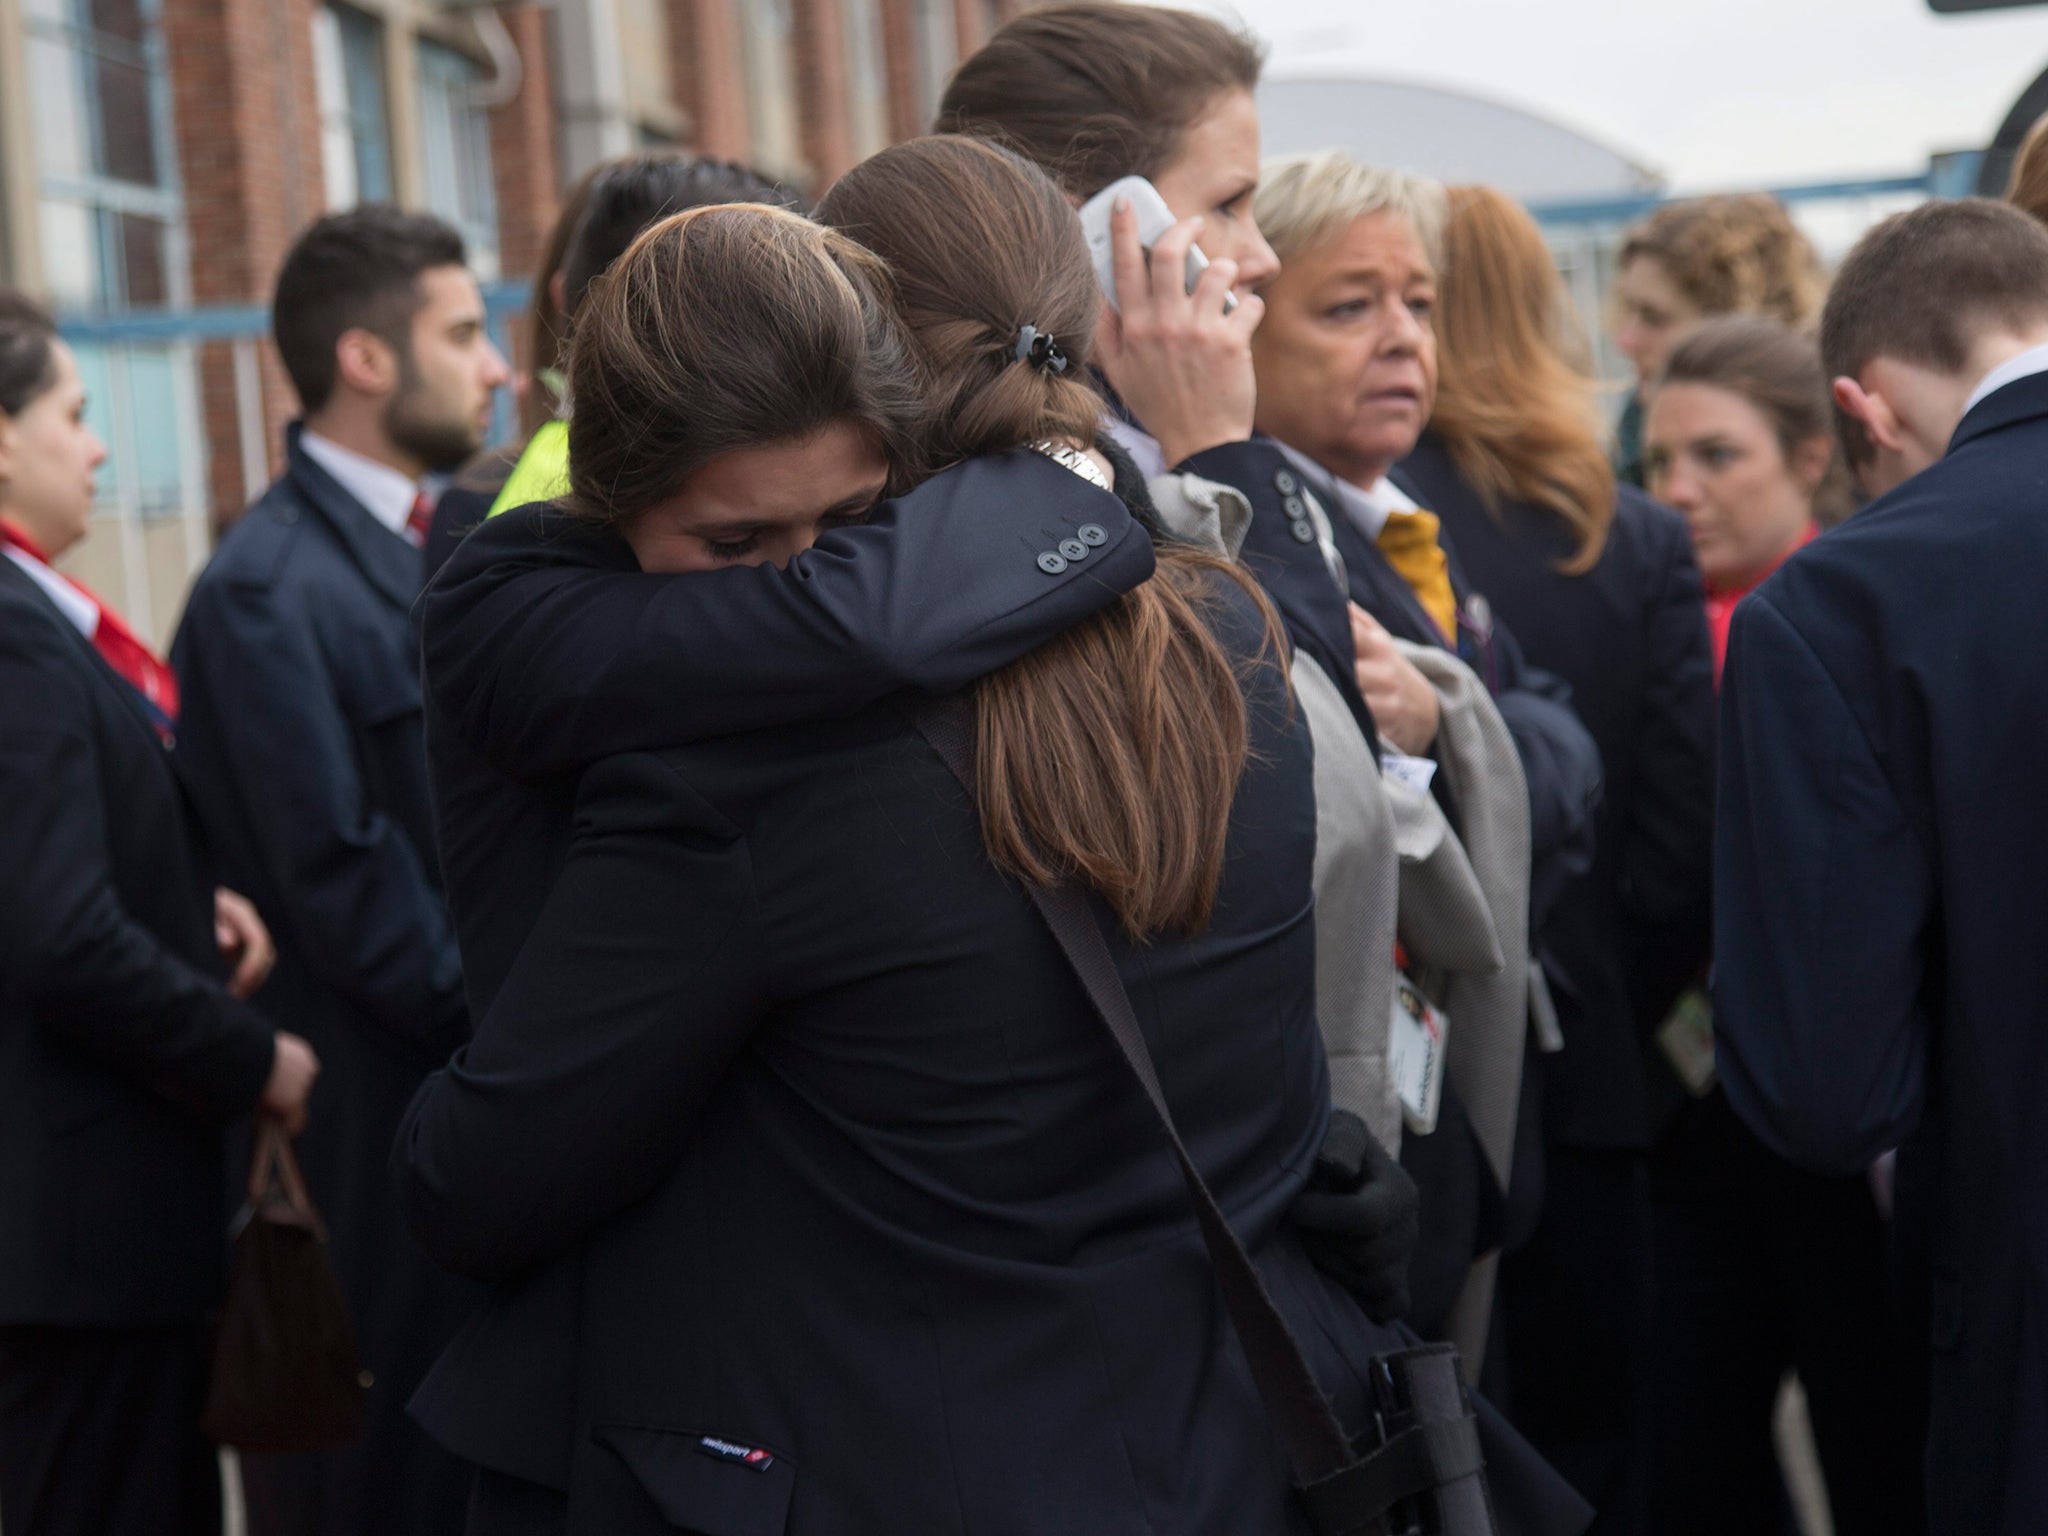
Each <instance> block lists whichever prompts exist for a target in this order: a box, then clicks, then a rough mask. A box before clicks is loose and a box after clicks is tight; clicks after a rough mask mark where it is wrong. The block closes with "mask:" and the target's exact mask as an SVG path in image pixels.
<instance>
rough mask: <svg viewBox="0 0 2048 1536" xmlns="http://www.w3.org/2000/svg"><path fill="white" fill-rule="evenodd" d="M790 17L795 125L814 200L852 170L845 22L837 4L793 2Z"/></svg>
mask: <svg viewBox="0 0 2048 1536" xmlns="http://www.w3.org/2000/svg"><path fill="white" fill-rule="evenodd" d="M795 16H796V25H795V28H794V32H795V35H794V37H793V38H792V39H791V43H792V47H793V50H794V52H795V54H796V59H795V73H796V84H797V104H796V106H797V124H798V127H799V128H800V130H801V132H802V135H803V147H804V158H805V159H806V160H808V161H809V162H810V165H811V176H812V182H813V185H812V187H811V191H812V192H813V194H816V193H819V192H823V191H824V190H825V188H827V187H829V186H830V185H831V184H832V183H833V182H834V181H835V180H837V179H838V178H839V177H840V176H841V175H842V174H843V173H844V172H846V171H847V170H848V169H850V168H851V167H852V165H853V125H852V124H851V122H849V120H848V118H847V113H848V111H849V109H850V104H849V102H848V99H847V90H846V33H845V26H844V20H845V18H844V14H843V12H842V11H841V9H840V4H839V0H797V3H796V6H795Z"/></svg>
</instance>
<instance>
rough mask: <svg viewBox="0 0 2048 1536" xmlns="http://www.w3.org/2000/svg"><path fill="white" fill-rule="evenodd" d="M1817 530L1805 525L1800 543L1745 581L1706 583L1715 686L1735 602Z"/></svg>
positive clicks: (1808, 541) (1718, 683) (1809, 540)
mask: <svg viewBox="0 0 2048 1536" xmlns="http://www.w3.org/2000/svg"><path fill="white" fill-rule="evenodd" d="M1819 533H1820V524H1818V523H1808V524H1807V525H1806V532H1804V533H1802V534H1801V535H1799V542H1798V543H1797V544H1794V545H1793V546H1792V548H1791V549H1788V550H1786V551H1785V553H1783V554H1782V555H1780V556H1778V558H1777V559H1775V560H1773V561H1772V562H1771V563H1770V564H1769V565H1768V566H1767V567H1765V568H1764V569H1763V570H1761V571H1758V572H1757V573H1756V575H1754V576H1752V577H1751V578H1750V579H1749V580H1748V581H1744V582H1737V583H1734V584H1731V585H1728V586H1722V585H1719V584H1717V583H1715V582H1711V581H1710V582H1708V583H1707V633H1708V634H1709V635H1711V636H1712V637H1713V641H1714V687H1715V688H1716V689H1718V688H1719V687H1720V686H1721V668H1722V666H1723V665H1724V664H1725V663H1726V662H1727V660H1728V626H1729V624H1731V623H1732V622H1733V621H1734V619H1735V605H1736V604H1737V603H1739V602H1741V601H1742V600H1743V599H1744V598H1745V597H1747V596H1749V594H1750V593H1752V592H1754V591H1755V590H1756V589H1757V588H1758V587H1760V586H1762V585H1763V584H1764V583H1765V582H1766V581H1767V580H1769V579H1770V576H1771V573H1772V572H1774V571H1776V570H1777V568H1778V567H1779V566H1781V565H1783V564H1784V563H1785V562H1786V561H1787V560H1790V559H1791V558H1792V556H1793V554H1794V552H1795V551H1797V550H1800V549H1804V548H1805V547H1806V546H1807V545H1808V544H1811V543H1812V542H1813V541H1814V539H1815V538H1816V537H1817V536H1818V535H1819Z"/></svg>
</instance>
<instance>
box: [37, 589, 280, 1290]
mask: <svg viewBox="0 0 2048 1536" xmlns="http://www.w3.org/2000/svg"><path fill="white" fill-rule="evenodd" d="M0 807H4V810H0V1325H14V1324H23V1323H29V1324H56V1325H64V1326H73V1327H76V1326H93V1327H145V1326H156V1327H164V1326H190V1325H193V1324H196V1323H198V1322H199V1321H200V1320H201V1319H202V1318H203V1317H204V1316H205V1314H206V1312H207V1311H208V1309H209V1308H211V1307H212V1306H214V1305H215V1304H216V1303H217V1302H218V1300H219V1295H220V1287H221V1280H222V1274H223V1260H224V1259H225V1257H226V1253H227V1243H226V1232H227V1220H228V1202H227V1191H228V1179H227V1177H226V1172H227V1170H226V1163H225V1151H224V1146H223V1127H224V1126H225V1125H226V1124H227V1123H228V1122H230V1121H232V1120H236V1119H239V1118H241V1117H242V1116H244V1115H247V1114H248V1113H249V1111H250V1110H251V1109H252V1108H253V1107H254V1106H255V1103H256V1099H257V1096H258V1095H259V1094H261V1093H262V1091H263V1086H264V1083H265V1081H266V1080H267V1079H268V1078H269V1076H270V1065H271V1054H272V1043H271V1041H272V1029H271V1026H270V1025H269V1024H268V1023H266V1022H265V1021H264V1019H263V1018H262V1017H261V1016H260V1015H258V1014H257V1013H256V1011H255V1010H254V1009H252V1008H250V1007H249V1006H247V1005H246V1004H243V1003H239V1002H236V1001H235V1000H234V999H233V998H231V997H229V996H228V994H227V992H226V990H225V989H224V988H223V986H222V984H221V979H222V975H223V970H222V963H221V958H220V955H219V952H218V950H217V948H216V946H215V942H214V934H213V889H214V881H213V875H212V872H211V870H210V869H209V868H208V866H207V863H206V860H205V858H204V856H203V852H202V849H201V846H200V844H199V842H198V840H197V838H196V837H195V835H194V832H193V829H192V827H191V824H190V820H189V817H188V813H187V806H186V803H185V799H184V795H183V793H182V791H181V790H180V787H179V784H178V781H177V777H176V775H175V774H174V773H173V771H172V766H171V763H170V760H169V757H168V755H167V754H166V752H165V750H164V746H163V743H162V741H161V740H160V738H159V737H158V735H157V732H156V729H155V727H154V726H153V725H152V723H151V721H150V718H149V715H148V714H147V712H146V709H145V706H144V704H143V702H142V698H141V696H140V695H139V694H137V693H136V692H135V691H134V689H133V688H131V687H130V686H129V684H128V683H127V682H126V681H125V680H124V679H123V678H122V677H121V676H120V675H119V674H117V673H116V672H115V671H114V670H113V669H112V668H111V667H109V666H108V665H107V664H106V663H105V662H104V661H103V660H101V659H100V656H99V653H98V652H96V651H95V650H94V649H93V648H92V645H91V644H90V642H88V641H87V640H86V639H85V638H84V637H83V636H82V635H80V634H79V632H78V631H77V629H75V628H74V627H73V626H72V625H71V624H70V622H69V621H67V620H66V619H65V618H64V617H63V616H62V615H61V614H60V613H59V612H58V611H57V609H56V608H55V607H54V606H53V605H52V604H51V602H50V600H49V599H48V598H47V597H46V596H45V595H44V594H43V593H42V592H41V591H39V590H38V589H37V588H36V585H35V583H34V582H33V581H31V580H30V579H29V578H28V577H27V576H26V575H24V574H23V573H22V572H21V571H19V570H17V569H16V568H15V566H14V564H13V563H12V562H11V561H8V560H5V559H0Z"/></svg>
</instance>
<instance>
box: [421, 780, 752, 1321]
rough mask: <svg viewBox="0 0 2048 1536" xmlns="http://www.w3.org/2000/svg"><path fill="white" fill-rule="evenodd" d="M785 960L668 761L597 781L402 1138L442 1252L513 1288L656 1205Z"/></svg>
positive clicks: (737, 863)
mask: <svg viewBox="0 0 2048 1536" xmlns="http://www.w3.org/2000/svg"><path fill="white" fill-rule="evenodd" d="M767 948H768V947H767V945H766V944H765V942H764V940H763V937H762V935H761V933H760V932H759V925H758V919H757V915H756V906H755V900H754V891H753V884H752V875H751V865H750V863H749V859H748V852H747V846H746V843H745V842H744V840H743V839H742V838H741V837H740V835H739V833H738V831H737V829H736V828H734V827H733V826H732V825H731V824H730V823H729V822H727V821H726V820H725V819H724V818H723V817H721V816H720V815H718V813H717V812H715V811H714V810H712V809H711V808H710V807H709V806H708V805H706V804H705V803H704V802H703V801H702V800H701V799H700V798H699V797H698V796H697V795H696V794H695V793H694V791H692V790H691V789H690V787H689V786H688V784H686V783H685V782H684V781H683V780H682V779H681V778H680V777H679V776H678V775H677V774H676V773H675V772H674V771H673V770H672V769H671V768H670V767H669V766H668V764H667V763H666V762H665V761H664V760H663V759H661V758H658V757H653V756H647V755H636V756H629V757H621V758H614V759H611V760H609V761H607V762H604V763H601V764H599V765H598V766H597V767H595V768H593V769H592V770H591V771H590V772H589V774H587V775H586V776H585V779H584V782H583V786H582V791H581V794H580V795H579V797H578V803H577V822H576V836H575V842H574V845H573V847H572V849H571V851H570V855H569V859H568V862H567V864H566V865H565V867H564V868H563V871H562V874H561V876H560V878H559V880H558V881H557V882H556V885H555V888H554V890H553V892H552V893H551V895H550V897H549V900H548V904H547V907H546V909H545V910H544V911H543V913H542V915H541V918H540V921H539V922H538V924H537V925H536V926H535V928H534V930H533V932H532V934H531V935H530V936H529V937H528V939H527V941H526V945H525V947H524V948H523V949H522V950H521V952H520V955H519V959H518V961H517V962H516V964H515V965H514V967H513V969H512V972H511V974H510V975H509V976H508V977H507V978H506V982H505V985H504V986H503V987H501V988H500V989H499V991H498V994H497V998H496V1000H495V1001H494V1002H493V1003H492V1005H491V1007H490V1009H489V1011H488V1012H487V1013H486V1014H485V1015H484V1017H483V1019H482V1020H481V1021H480V1022H479V1023H478V1024H477V1027H476V1033H475V1036H474V1037H473V1038H472V1039H471V1041H470V1042H469V1043H468V1045H466V1046H465V1047H464V1048H463V1049H462V1050H461V1051H459V1052H458V1053H457V1054H456V1056H455V1058H454V1060H453V1061H452V1062H451V1063H450V1064H449V1065H448V1066H447V1067H446V1068H444V1069H443V1070H441V1071H439V1072H436V1073H435V1074H434V1075H433V1076H431V1077H429V1078H428V1079H427V1081H426V1083H425V1085H424V1086H423V1087H422V1088H421V1089H420V1091H419V1093H418V1095H417V1096H416V1097H415V1098H414V1100H413V1103H412V1106H411V1108H410V1109H409V1110H408V1112H407V1114H406V1118H405V1120H404V1122H403V1124H402V1125H401V1126H400V1128H399V1133H398V1138H397V1141H396V1144H395V1145H394V1147H393V1151H392V1161H393V1168H394V1172H395V1174H396V1178H397V1183H398V1188H399V1192H400V1198H401V1200H402V1202H403V1204H404V1208H405V1213H406V1219H407V1220H408V1221H409V1222H410V1223H411V1226H412V1229H413V1231H414V1233H415V1234H416V1235H417V1236H418V1238H419V1240H420V1243H421V1246H422V1247H424V1248H425V1249H426V1251H427V1253H428V1254H429V1255H431V1256H432V1257H433V1258H434V1260H435V1261H436V1262H437V1263H439V1264H441V1265H442V1266H444V1267H445V1268H448V1269H450V1270H453V1271H455V1272H456V1273H458V1274H464V1275H470V1276H474V1277H475V1278H478V1279H482V1280H496V1279H501V1278H503V1277H505V1276H507V1275H510V1274H512V1273H514V1272H515V1271H517V1270H519V1269H522V1268H524V1267H525V1266H527V1265H529V1264H531V1263H533V1262H535V1261H537V1260H540V1259H543V1258H546V1257H548V1256H549V1255H550V1254H552V1253H555V1252H557V1251H559V1250H561V1249H562V1248H564V1247H566V1246H567V1245H569V1244H570V1243H572V1242H573V1241H575V1239H576V1238H577V1237H579V1236H580V1235H581V1234H582V1233H583V1232H585V1231H587V1230H588V1229H589V1228H591V1227H593V1226H595V1225H597V1224H598V1223H600V1222H602V1221H603V1220H605V1219H606V1218H607V1217H609V1216H611V1215H612V1214H614V1213H616V1212H617V1211H620V1210H622V1209H624V1208H625V1207H627V1206H628V1205H631V1204H632V1203H634V1202H635V1201H636V1200H639V1199H641V1198H642V1197H644V1196H645V1195H646V1194H648V1193H649V1192H650V1191H651V1190H653V1189H654V1188H655V1187H656V1186H657V1185H658V1184H659V1183H660V1182H661V1180H662V1179H664V1178H665V1177H666V1176H667V1174H668V1172H669V1171H670V1169H671V1168H672V1167H673V1165H674V1163H675V1160H676V1158H677V1156H678V1155H679V1152H680V1149H681V1147H682V1144H683V1142H684V1140H685V1138H686V1137H687V1136H688V1135H689V1133H690V1129H691V1126H692V1123H693V1121H694V1119H695V1117H696V1115H697V1114H698V1112H699V1111H700V1110H701V1109H702V1108H703V1105H704V1103H705V1101H706V1099H707V1098H708V1097H709V1096H710V1094H711V1092H712V1090H713V1089H714V1088H715V1087H716V1086H717V1084H718V1082H719V1079H720V1077H721V1076H722V1074H723V1073H724V1071H725V1069H726V1067H727V1065H728V1064H729V1063H730V1062H731V1060H732V1059H733V1057H734V1056H735V1055H736V1054H737V1053H738V1052H739V1050H740V1048H741V1047H742V1046H743V1045H744V1044H745V1043H746V1041H747V1039H748V1037H749V1035H750V1034H751V1032H752V1030H753V1027H754V1023H755V1021H756V1020H757V1019H758V1018H759V1017H760V1015H761V1013H762V1011H763V1010H764V1008H765V1006H766V988H765V985H764V982H763V978H762V974H761V971H760V965H761V962H762V960H763V958H764V956H765V955H766V954H767ZM600 1127H601V1128H602V1132H603V1133H602V1134H601V1135H597V1134H593V1131H594V1129H595V1128H600Z"/></svg>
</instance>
